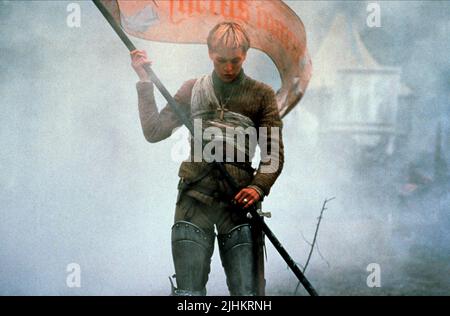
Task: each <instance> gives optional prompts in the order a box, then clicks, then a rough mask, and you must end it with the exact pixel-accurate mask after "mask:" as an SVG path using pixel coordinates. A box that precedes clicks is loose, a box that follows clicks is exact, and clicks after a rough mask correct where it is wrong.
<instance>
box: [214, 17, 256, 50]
mask: <svg viewBox="0 0 450 316" xmlns="http://www.w3.org/2000/svg"><path fill="white" fill-rule="evenodd" d="M207 42H208V48H209V50H211V51H214V50H215V49H216V48H217V47H220V46H222V47H228V48H242V50H243V51H244V52H247V51H248V49H249V48H250V38H249V37H248V34H247V32H245V30H244V29H243V28H242V26H241V25H239V24H238V23H235V22H222V23H219V24H217V25H216V26H214V27H213V29H212V30H211V31H210V32H209V35H208V41H207Z"/></svg>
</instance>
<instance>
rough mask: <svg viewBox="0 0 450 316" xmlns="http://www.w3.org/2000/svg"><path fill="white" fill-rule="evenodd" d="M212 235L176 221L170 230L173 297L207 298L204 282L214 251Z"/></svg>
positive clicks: (189, 224) (194, 226)
mask: <svg viewBox="0 0 450 316" xmlns="http://www.w3.org/2000/svg"><path fill="white" fill-rule="evenodd" d="M214 239H215V234H214V233H212V234H207V233H206V232H204V231H203V230H202V229H201V228H199V227H197V226H196V225H194V224H192V223H190V222H185V221H179V222H176V223H175V224H174V225H173V227H172V256H173V262H174V265H175V278H176V283H177V288H174V287H173V288H172V294H173V295H175V296H203V295H206V282H207V281H208V275H209V271H210V264H211V256H212V254H213V251H214Z"/></svg>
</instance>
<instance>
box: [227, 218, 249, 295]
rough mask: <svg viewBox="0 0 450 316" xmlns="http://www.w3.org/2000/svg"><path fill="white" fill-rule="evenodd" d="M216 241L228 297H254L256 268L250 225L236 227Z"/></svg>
mask: <svg viewBox="0 0 450 316" xmlns="http://www.w3.org/2000/svg"><path fill="white" fill-rule="evenodd" d="M218 240H219V250H220V258H221V259H222V266H223V268H224V270H225V274H226V276H227V285H228V290H229V291H230V295H232V296H256V295H257V294H258V291H257V266H256V260H255V253H254V242H253V238H252V231H251V228H250V225H249V224H243V225H239V226H236V227H235V228H233V229H232V230H231V231H229V232H228V234H223V235H219V236H218Z"/></svg>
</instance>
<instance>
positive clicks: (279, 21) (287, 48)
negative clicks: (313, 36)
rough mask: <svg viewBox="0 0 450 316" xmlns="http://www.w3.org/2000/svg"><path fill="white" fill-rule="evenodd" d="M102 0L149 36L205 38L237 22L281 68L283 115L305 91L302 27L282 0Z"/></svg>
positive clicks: (134, 31)
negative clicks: (224, 23) (225, 23)
mask: <svg viewBox="0 0 450 316" xmlns="http://www.w3.org/2000/svg"><path fill="white" fill-rule="evenodd" d="M103 2H104V4H105V6H107V7H108V8H109V10H110V11H111V12H112V13H113V15H114V16H115V18H116V19H117V20H118V22H120V24H121V25H122V27H123V28H124V30H125V31H126V32H127V33H129V34H131V35H133V36H136V37H139V38H143V39H147V40H151V41H160V42H170V43H197V44H204V43H206V38H207V36H208V33H209V31H210V30H211V29H212V28H213V27H214V26H215V25H216V24H217V23H219V22H222V21H235V22H238V23H240V24H241V25H242V26H243V27H244V28H245V29H246V31H247V32H248V34H249V36H250V41H251V47H253V48H255V49H259V50H261V51H263V52H264V53H266V54H267V55H268V56H269V57H270V58H271V59H272V60H273V62H274V63H275V65H276V67H277V69H278V71H279V73H280V77H281V82H282V86H281V88H280V90H279V91H277V101H278V107H279V110H280V115H281V116H284V115H286V114H287V113H288V112H289V111H290V110H291V109H292V108H293V107H294V106H295V105H296V104H297V103H298V102H299V101H300V99H301V98H302V96H303V95H304V93H305V90H306V87H307V85H308V82H309V79H310V77H311V70H312V66H311V60H310V57H309V55H308V50H307V46H306V33H305V28H304V26H303V23H302V21H301V20H300V18H299V17H298V16H297V15H296V14H295V12H294V11H292V10H291V9H290V8H289V7H288V6H287V5H286V4H285V3H284V2H283V1H281V0H136V1H132V0H116V1H111V0H104V1H103Z"/></svg>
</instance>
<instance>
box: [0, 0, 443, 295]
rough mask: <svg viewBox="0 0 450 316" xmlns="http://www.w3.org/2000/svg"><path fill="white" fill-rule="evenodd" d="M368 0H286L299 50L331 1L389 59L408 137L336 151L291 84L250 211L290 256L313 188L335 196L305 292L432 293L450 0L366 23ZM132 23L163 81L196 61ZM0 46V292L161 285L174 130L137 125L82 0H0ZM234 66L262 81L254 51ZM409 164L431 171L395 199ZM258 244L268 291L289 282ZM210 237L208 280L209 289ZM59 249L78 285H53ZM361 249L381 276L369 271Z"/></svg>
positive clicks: (323, 30) (107, 42) (196, 54)
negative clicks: (406, 100) (153, 140)
mask: <svg viewBox="0 0 450 316" xmlns="http://www.w3.org/2000/svg"><path fill="white" fill-rule="evenodd" d="M70 3H78V4H79V5H80V8H81V27H79V28H77V27H75V28H70V27H68V26H67V21H66V19H67V16H68V14H69V13H68V12H67V6H68V4H70ZM368 3H369V2H365V1H364V2H353V1H347V2H345V1H344V2H337V1H330V2H326V1H321V2H312V1H305V2H303V1H287V4H288V5H290V6H291V7H292V8H293V9H294V10H295V11H296V12H297V14H298V15H299V16H300V17H301V18H302V20H303V22H304V24H305V27H306V31H307V35H308V47H309V49H310V52H311V56H312V60H313V64H314V53H315V52H317V50H318V49H319V47H320V43H321V41H322V40H323V38H324V36H325V35H326V34H327V32H328V29H329V27H330V25H331V23H332V21H333V18H334V16H335V14H336V13H338V12H342V13H345V14H348V15H349V16H352V17H353V19H354V21H355V23H356V25H357V27H358V30H359V32H360V34H361V36H362V40H363V42H364V43H365V45H366V46H367V48H368V49H369V51H371V53H372V54H373V56H374V57H375V58H376V59H377V60H378V61H379V63H380V64H383V65H387V66H396V67H401V69H402V81H403V82H404V83H405V84H406V85H408V87H409V88H410V89H411V90H412V91H413V92H414V95H415V102H414V106H411V109H410V110H409V112H410V114H411V117H412V124H413V125H412V129H411V131H410V133H409V135H408V138H407V140H404V142H403V143H400V144H398V148H401V150H400V149H399V150H398V151H397V152H395V154H394V155H392V156H391V157H389V159H387V161H384V162H383V163H381V164H374V165H370V166H364V165H363V164H362V162H361V161H360V160H359V159H361V158H360V156H358V155H356V154H355V155H352V153H351V152H350V153H349V154H347V155H346V156H344V157H345V158H342V157H340V154H341V153H340V152H333V151H332V149H331V148H328V147H327V146H323V144H322V143H321V142H320V140H319V133H318V118H317V117H316V116H315V114H314V111H311V108H313V107H314V104H313V101H312V100H311V99H309V96H308V92H307V94H306V96H305V98H304V99H303V100H302V101H301V102H300V104H299V105H298V106H297V108H296V109H295V110H294V111H293V112H292V113H290V114H289V115H288V116H287V117H286V118H285V128H284V132H285V134H284V140H285V148H286V163H285V168H284V170H283V172H282V174H281V176H280V178H279V179H278V181H277V182H276V184H275V185H274V187H273V188H272V191H271V194H270V195H269V196H268V197H267V198H266V200H265V202H264V209H266V210H269V211H271V212H272V215H273V217H272V218H271V219H268V220H267V222H268V224H269V226H270V227H271V228H272V230H273V231H274V233H275V234H276V235H277V236H278V238H279V239H280V241H281V242H283V244H284V245H285V248H286V249H287V250H288V251H289V253H290V254H291V255H292V256H293V257H294V259H295V260H296V261H297V262H298V263H299V264H301V265H303V264H305V261H306V259H307V256H308V252H309V250H310V246H309V245H308V242H310V241H311V240H312V237H313V235H314V231H315V229H316V223H317V217H318V216H319V213H320V210H321V207H322V203H323V201H324V200H325V199H327V198H333V197H335V199H334V200H332V201H330V202H329V203H328V204H327V209H326V210H325V212H324V218H323V220H322V223H321V225H320V227H319V232H318V239H317V244H316V246H318V248H316V249H315V250H314V252H313V255H312V259H311V262H310V263H309V266H308V269H307V271H306V275H307V277H308V278H309V279H310V281H311V283H312V284H313V285H315V287H316V288H317V290H318V292H319V293H320V294H324V295H349V294H358V295H387V294H393V295H405V294H406V295H407V294H419V295H426V294H449V293H450V287H449V284H450V282H449V281H450V279H449V275H450V274H449V273H448V272H449V271H450V255H449V253H450V251H449V249H450V247H449V245H450V238H449V230H450V225H449V224H450V221H449V213H450V212H449V205H450V203H449V201H450V196H449V195H450V194H449V186H448V183H449V182H448V175H447V174H446V175H443V176H442V177H438V176H437V175H436V174H435V173H433V172H434V170H436V168H435V156H436V146H435V143H436V139H437V133H438V127H439V126H440V135H441V136H440V137H441V143H442V146H441V156H442V157H444V158H443V159H444V160H445V161H446V162H447V163H448V162H449V157H450V146H449V145H450V138H449V129H450V121H449V116H450V79H449V78H450V61H449V58H448V57H449V56H448V52H449V51H450V43H449V41H448V38H449V36H450V22H449V21H450V18H449V17H450V10H449V9H450V5H449V3H448V2H439V1H433V2H420V1H412V2H408V1H385V2H384V1H383V2H380V8H381V11H380V12H381V23H382V24H381V27H380V28H368V27H367V25H366V18H367V15H368V12H367V5H368ZM132 40H133V42H134V43H135V44H136V46H138V47H139V48H142V49H146V50H147V51H148V54H149V56H150V58H151V59H152V61H153V69H154V71H155V72H156V73H157V74H158V76H159V77H160V79H161V81H162V82H163V83H164V84H165V85H166V87H167V88H168V90H169V91H170V92H171V93H175V92H176V91H177V89H178V88H179V87H180V86H181V84H182V83H183V82H184V81H185V80H187V79H190V78H196V77H198V76H200V75H202V74H205V73H209V72H210V71H211V69H212V66H211V63H210V60H209V59H208V54H207V50H206V46H203V45H176V44H162V43H155V42H147V41H143V40H139V39H136V38H133V39H132ZM0 49H1V50H0V52H1V55H0V56H1V57H0V96H1V114H0V123H1V124H0V146H1V152H0V239H1V242H0V294H1V295H120V294H122V295H169V294H170V283H169V280H168V277H169V276H171V275H173V273H174V269H173V264H172V258H171V248H170V232H171V231H170V228H171V225H172V223H173V215H174V210H175V200H176V195H177V191H176V186H177V182H178V177H177V172H178V167H179V164H180V161H181V159H184V156H183V155H180V153H179V152H177V148H178V149H179V147H180V146H179V144H180V143H183V142H185V143H186V144H187V134H186V130H185V129H180V130H179V131H178V132H177V133H175V134H174V135H172V137H171V138H170V139H167V140H165V141H163V142H160V143H157V144H150V143H148V142H146V141H145V139H144V137H143V134H142V130H141V125H140V122H139V115H138V106H137V92H136V88H135V83H136V82H137V81H138V78H137V76H136V74H135V73H134V71H133V70H132V68H131V66H130V57H129V54H128V52H127V50H126V48H125V46H124V45H123V44H122V43H121V42H120V40H119V39H118V37H117V35H116V34H115V33H114V32H113V31H112V29H111V27H110V26H109V25H108V24H107V23H106V21H105V20H104V18H103V17H102V16H101V15H100V13H99V12H98V11H97V9H96V8H95V6H94V5H93V4H92V3H91V2H89V1H78V2H77V1H29V2H26V1H0ZM332 56H333V55H332V52H330V58H333V57H332ZM336 62H339V61H336ZM244 68H245V71H246V73H247V74H248V75H250V76H251V77H254V78H255V79H258V80H261V81H264V82H266V83H268V84H270V85H272V86H273V87H274V88H275V89H277V88H279V86H280V81H279V76H278V73H277V70H276V68H275V66H274V65H273V64H272V62H271V61H270V59H269V58H268V57H267V56H265V55H264V54H262V53H260V52H257V51H254V50H251V51H250V52H249V56H248V58H247V62H246V64H245V66H244ZM313 76H314V72H313ZM156 99H157V102H158V107H159V108H160V109H162V107H163V106H164V105H165V101H164V99H163V98H162V97H161V96H160V95H159V94H157V97H156ZM329 107H330V108H332V104H330V105H329ZM337 145H338V147H339V145H340V144H337ZM180 156H181V158H180ZM175 158H177V159H175ZM411 163H414V164H415V165H416V166H418V168H419V170H420V172H421V173H423V174H424V176H425V177H428V178H430V179H431V180H430V181H431V183H432V184H430V185H429V187H427V190H426V191H425V192H424V193H422V194H417V195H413V196H412V197H409V196H408V198H407V199H406V201H405V200H404V199H401V195H402V194H401V192H402V188H403V187H404V185H405V184H406V183H407V181H406V179H407V171H408V166H409V165H410V164H411ZM437 178H439V180H438V179H437ZM305 239H306V240H305ZM266 243H267V257H268V258H267V262H266V279H267V293H268V294H270V295H291V294H294V290H295V288H296V286H297V281H296V279H295V276H294V275H293V274H292V272H291V271H289V270H288V268H287V265H286V264H285V263H284V262H283V260H282V259H281V257H280V256H279V255H278V254H277V253H276V251H275V249H274V248H273V247H272V246H271V245H270V242H269V241H266ZM217 250H218V249H217V247H216V251H215V253H214V257H213V264H212V272H211V274H210V281H209V283H208V285H207V290H208V294H209V295H226V294H227V288H226V284H225V276H224V273H223V270H222V267H221V264H220V259H219V256H218V251H217ZM71 263H75V264H77V265H79V267H80V269H81V274H80V277H81V279H80V280H81V284H80V287H70V286H68V278H69V279H70V274H71V273H72V272H71V271H72V270H70V269H69V270H67V269H68V266H69V265H70V264H71ZM372 263H375V264H378V265H379V267H380V276H381V284H380V287H369V286H368V283H367V278H368V277H369V275H370V274H371V271H372V270H371V271H368V270H367V268H368V266H369V265H370V264H372ZM69 268H70V266H69ZM69 281H70V280H69ZM69 285H70V282H69ZM297 294H299V295H306V292H305V291H304V290H303V289H300V290H299V291H298V292H297Z"/></svg>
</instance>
